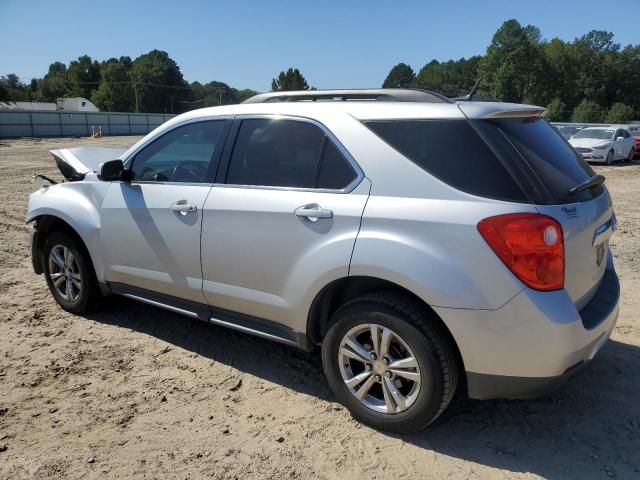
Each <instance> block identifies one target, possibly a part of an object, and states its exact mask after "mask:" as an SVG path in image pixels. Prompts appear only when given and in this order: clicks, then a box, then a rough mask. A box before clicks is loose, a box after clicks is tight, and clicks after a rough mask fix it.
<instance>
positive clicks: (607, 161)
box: [606, 150, 613, 165]
mask: <svg viewBox="0 0 640 480" xmlns="http://www.w3.org/2000/svg"><path fill="white" fill-rule="evenodd" d="M606 163H607V165H611V164H612V163H613V150H609V153H607V159H606Z"/></svg>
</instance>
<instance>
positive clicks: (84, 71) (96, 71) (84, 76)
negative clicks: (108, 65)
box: [66, 55, 100, 98]
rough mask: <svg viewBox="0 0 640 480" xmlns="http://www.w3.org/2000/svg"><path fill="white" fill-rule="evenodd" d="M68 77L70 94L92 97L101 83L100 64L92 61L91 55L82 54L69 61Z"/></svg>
mask: <svg viewBox="0 0 640 480" xmlns="http://www.w3.org/2000/svg"><path fill="white" fill-rule="evenodd" d="M66 78H67V85H68V87H69V95H71V96H74V97H84V98H91V94H92V92H93V91H94V90H97V89H98V85H99V84H100V64H99V63H98V62H96V61H92V60H91V57H90V56H89V55H82V56H81V57H78V59H77V60H73V61H71V63H69V68H68V69H67V75H66Z"/></svg>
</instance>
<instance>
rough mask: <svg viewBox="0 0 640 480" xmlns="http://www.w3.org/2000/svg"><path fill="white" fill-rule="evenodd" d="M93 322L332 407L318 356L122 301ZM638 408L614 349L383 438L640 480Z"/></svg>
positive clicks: (547, 470) (632, 356)
mask: <svg viewBox="0 0 640 480" xmlns="http://www.w3.org/2000/svg"><path fill="white" fill-rule="evenodd" d="M87 317H88V318H90V319H92V320H95V321H98V322H101V323H104V324H109V325H115V326H118V327H122V328H128V329H132V330H134V331H137V332H141V333H145V334H148V335H152V336H154V337H156V338H158V339H161V340H163V341H165V342H168V343H170V344H173V345H175V346H177V347H180V348H183V349H185V350H188V351H190V352H193V353H196V354H198V355H201V356H203V357H206V358H208V359H211V360H215V361H216V362H221V363H223V364H227V365H229V366H233V367H234V368H236V369H238V370H240V371H242V372H245V373H249V374H251V375H255V376H257V377H260V378H262V379H265V380H268V381H270V382H274V383H277V384H280V385H283V386H285V387H287V388H289V389H292V390H294V391H298V392H301V393H304V394H307V395H313V396H315V397H318V398H320V399H323V400H326V401H335V399H334V397H333V394H332V393H331V391H330V389H329V387H328V385H327V382H326V380H325V378H324V375H323V373H322V364H321V360H320V355H319V353H318V352H311V353H306V352H303V351H300V350H297V349H295V348H292V347H287V346H284V345H279V344H275V343H273V342H269V341H267V340H263V339H260V338H257V337H252V336H250V335H246V334H242V333H238V332H234V331H232V330H229V329H225V328H222V327H217V326H214V325H208V324H206V323H204V322H201V321H198V320H193V319H190V318H187V317H182V316H180V315H177V314H173V313H171V312H166V311H164V310H159V309H156V308H153V307H149V306H147V305H144V304H141V303H138V302H135V301H132V300H128V299H125V298H121V297H111V298H110V301H109V303H108V305H107V306H106V307H105V308H103V309H102V310H100V311H97V312H94V313H92V314H90V315H87ZM265 352H268V353H269V354H268V355H265ZM639 402H640V347H637V346H634V345H629V344H626V343H622V342H619V341H613V340H610V341H609V342H608V343H607V344H606V345H605V347H604V348H603V350H602V351H601V352H600V353H599V354H598V356H597V358H596V360H595V361H594V362H592V364H591V365H590V366H589V367H588V368H587V369H586V370H585V371H584V372H583V373H581V374H580V375H578V376H577V377H575V378H574V379H572V380H570V381H569V382H568V383H567V384H566V385H565V386H564V387H562V388H561V389H560V390H558V391H556V392H553V393H552V394H550V395H549V396H547V397H543V398H540V399H536V400H526V401H524V400H522V401H515V400H492V401H475V400H469V399H467V398H466V395H464V394H462V393H461V394H459V395H457V397H456V398H455V399H454V401H453V402H452V404H451V405H450V406H449V408H448V409H447V410H446V411H445V413H444V414H443V415H442V416H441V417H440V418H439V419H438V420H436V422H435V423H434V424H433V425H431V426H430V427H429V428H428V429H426V430H423V431H421V432H418V433H413V434H406V435H404V434H403V435H397V434H388V433H385V432H380V434H381V435H388V436H390V437H394V438H398V439H400V440H402V441H404V442H407V443H409V444H412V445H415V446H418V447H420V448H422V449H424V451H425V452H427V451H432V452H438V453H440V454H443V455H447V456H450V457H456V458H460V459H464V460H466V461H469V462H473V463H476V464H481V465H486V466H490V467H494V468H498V469H502V470H506V471H508V472H518V473H526V472H530V473H532V474H536V475H540V476H542V477H544V478H551V479H575V478H581V479H584V478H603V477H604V478H607V477H609V478H640V455H638V452H639V451H640V407H639ZM507 476H508V475H507Z"/></svg>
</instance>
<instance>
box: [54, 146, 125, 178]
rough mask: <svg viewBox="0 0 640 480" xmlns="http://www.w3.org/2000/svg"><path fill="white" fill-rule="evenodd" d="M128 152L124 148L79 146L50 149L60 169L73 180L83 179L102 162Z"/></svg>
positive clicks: (66, 176) (117, 157) (65, 176)
mask: <svg viewBox="0 0 640 480" xmlns="http://www.w3.org/2000/svg"><path fill="white" fill-rule="evenodd" d="M124 152H126V149H124V148H102V147H77V148H63V149H60V150H50V151H49V153H51V155H53V158H54V159H55V160H56V165H57V166H58V169H59V170H60V172H61V173H62V175H63V176H64V178H66V179H67V180H69V181H71V182H77V181H80V180H83V179H84V177H85V175H86V174H87V173H89V172H95V171H97V170H98V167H99V166H100V164H101V163H104V162H108V161H109V160H117V159H119V158H120V155H122V154H123V153H124Z"/></svg>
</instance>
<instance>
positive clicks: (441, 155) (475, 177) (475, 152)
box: [365, 120, 564, 202]
mask: <svg viewBox="0 0 640 480" xmlns="http://www.w3.org/2000/svg"><path fill="white" fill-rule="evenodd" d="M365 125H366V126H367V127H369V128H370V129H371V130H372V131H373V132H374V133H375V134H376V135H378V136H379V137H380V138H381V139H382V140H384V141H385V142H387V143H388V144H389V145H390V146H392V147H393V148H395V149H396V150H397V151H398V152H400V153H402V154H403V155H404V156H405V157H407V158H408V159H409V160H411V161H412V162H414V163H415V164H416V165H418V166H419V167H420V168H422V169H423V170H425V171H427V172H429V173H430V174H431V175H433V176H434V177H436V178H438V179H440V180H442V181H443V182H445V183H447V184H449V185H451V186H453V187H454V188H456V189H458V190H462V191H464V192H468V193H471V194H474V195H479V196H481V197H488V198H498V199H501V200H509V201H516V202H521V201H524V200H525V196H524V193H523V192H522V190H521V189H520V187H519V186H518V184H517V183H516V182H515V180H514V178H513V177H512V175H511V174H510V173H509V172H508V171H507V170H506V168H505V167H504V166H503V165H502V163H501V162H500V160H499V159H498V158H497V157H496V155H495V154H494V153H493V151H492V150H491V149H490V148H489V147H488V145H487V144H486V143H485V142H484V141H483V140H482V138H481V137H480V136H479V135H478V133H476V131H475V130H474V129H473V128H472V127H471V125H470V124H469V122H467V121H466V120H445V121H443V120H371V121H367V122H365ZM545 125H546V124H545ZM547 127H548V128H549V129H551V127H549V126H548V125H547ZM553 137H554V138H552V139H551V140H553V139H555V140H557V142H556V143H562V142H563V141H562V140H561V139H560V137H559V136H557V135H554V136H553ZM563 145H564V143H563Z"/></svg>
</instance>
